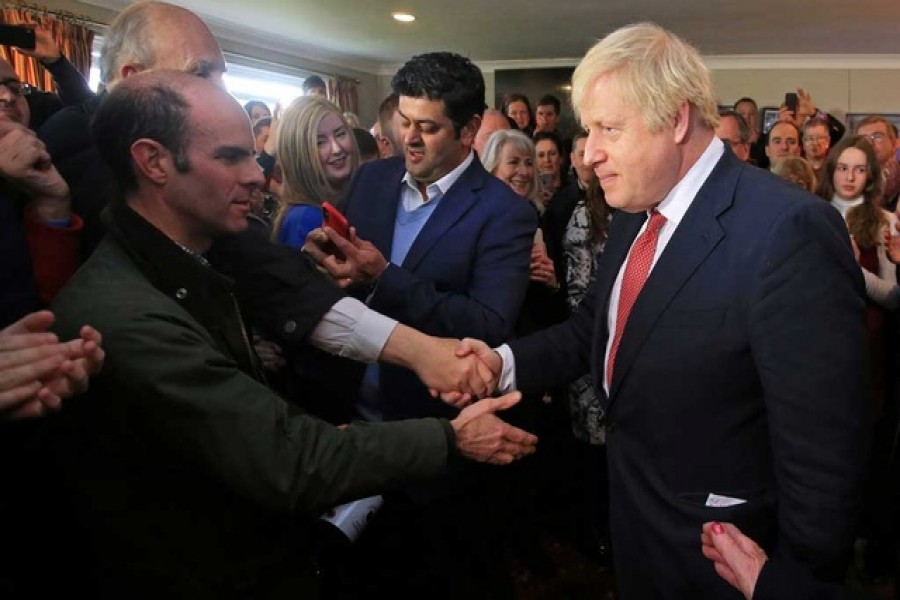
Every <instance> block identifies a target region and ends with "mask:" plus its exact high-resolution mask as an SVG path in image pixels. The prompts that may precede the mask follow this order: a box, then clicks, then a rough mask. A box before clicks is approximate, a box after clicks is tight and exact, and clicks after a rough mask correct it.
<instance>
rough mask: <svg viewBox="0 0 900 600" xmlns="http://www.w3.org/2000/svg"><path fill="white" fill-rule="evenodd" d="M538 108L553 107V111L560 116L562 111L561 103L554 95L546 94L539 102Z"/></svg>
mask: <svg viewBox="0 0 900 600" xmlns="http://www.w3.org/2000/svg"><path fill="white" fill-rule="evenodd" d="M537 105H538V106H553V110H555V111H556V114H559V111H560V106H561V105H560V103H559V98H557V97H556V96H554V95H553V94H544V95H543V96H541V99H540V100H538V103H537Z"/></svg>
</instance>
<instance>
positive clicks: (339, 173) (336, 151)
mask: <svg viewBox="0 0 900 600" xmlns="http://www.w3.org/2000/svg"><path fill="white" fill-rule="evenodd" d="M351 135H352V134H351V133H350V132H349V131H348V130H347V126H346V125H344V122H343V121H342V120H341V118H340V117H338V116H337V115H336V114H334V113H328V114H326V115H325V116H324V117H322V120H321V121H319V130H318V136H317V138H316V151H317V153H318V155H319V161H320V162H321V163H322V170H323V171H324V172H325V177H326V179H328V183H330V184H331V186H332V187H334V188H340V187H341V186H343V185H344V184H345V183H346V182H347V180H348V179H349V178H350V175H351V174H352V172H353V161H352V160H351V156H352V153H353V138H352V137H351Z"/></svg>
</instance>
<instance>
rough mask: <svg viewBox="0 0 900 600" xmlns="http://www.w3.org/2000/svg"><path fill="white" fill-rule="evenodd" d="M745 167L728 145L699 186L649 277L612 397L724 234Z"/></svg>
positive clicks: (633, 316)
mask: <svg viewBox="0 0 900 600" xmlns="http://www.w3.org/2000/svg"><path fill="white" fill-rule="evenodd" d="M740 167H741V163H739V162H738V161H737V159H735V158H734V157H732V156H731V154H730V153H729V152H727V151H726V153H725V154H724V155H723V157H722V158H721V159H720V160H719V162H718V163H717V164H716V166H715V168H714V169H713V171H712V173H710V176H709V177H708V178H707V180H706V182H705V183H704V184H703V186H702V187H701V188H700V191H699V192H698V193H697V196H696V197H695V198H694V201H693V202H692V203H691V206H690V208H689V209H688V211H687V212H686V213H685V215H684V218H683V219H682V220H681V223H680V224H679V226H678V229H677V230H675V233H674V235H673V236H672V238H671V239H670V240H669V243H668V245H666V248H665V250H664V251H663V253H662V255H661V256H660V257H659V260H658V261H657V263H656V266H655V267H654V268H653V271H652V272H651V273H650V276H649V277H648V278H647V282H646V283H645V284H644V288H643V290H641V293H640V295H639V296H638V298H637V300H636V301H635V303H634V307H633V308H632V309H631V315H630V316H629V317H628V324H627V325H626V326H625V332H624V334H623V335H622V341H621V343H620V345H619V350H618V352H617V354H616V366H615V373H614V374H613V380H612V382H611V384H610V394H609V401H610V403H611V402H612V401H614V400H615V398H616V394H617V392H618V391H619V388H620V387H621V386H622V381H623V379H624V378H625V377H627V376H628V371H629V369H630V367H631V365H632V363H633V362H634V359H635V357H636V356H637V355H638V353H639V352H640V349H641V347H642V346H643V344H644V342H645V341H646V340H647V337H648V336H649V335H650V333H651V332H652V331H653V328H654V326H655V325H656V322H657V321H658V320H659V317H660V316H661V315H662V313H663V312H664V311H665V310H666V308H667V307H668V305H669V303H670V302H671V301H672V299H673V298H674V297H675V296H676V295H677V294H678V292H679V290H681V288H682V287H683V286H684V284H685V283H686V282H687V281H688V279H690V277H691V275H692V274H693V273H694V272H695V271H696V270H697V268H698V267H699V266H700V265H701V264H702V263H703V261H704V260H706V258H707V256H709V254H710V253H711V252H712V251H713V249H714V248H715V247H716V246H717V245H718V244H719V242H720V241H721V240H722V238H723V237H725V231H724V230H723V229H722V226H721V224H720V223H719V215H720V214H722V212H723V211H725V210H726V209H727V208H728V207H729V206H730V205H731V202H732V200H733V198H734V189H735V185H736V183H737V175H738V173H739V170H740ZM604 316H605V313H604Z"/></svg>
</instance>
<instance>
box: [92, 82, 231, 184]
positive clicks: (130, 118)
mask: <svg viewBox="0 0 900 600" xmlns="http://www.w3.org/2000/svg"><path fill="white" fill-rule="evenodd" d="M216 95H224V96H228V94H227V93H226V92H224V91H223V90H221V89H219V88H218V87H216V86H215V85H214V84H212V83H211V82H209V81H206V80H204V79H201V78H199V77H195V76H193V75H190V74H188V73H184V72H181V71H170V70H154V71H147V72H144V73H139V74H136V75H135V76H133V77H128V78H127V79H125V80H123V81H122V82H121V83H120V84H119V85H117V86H116V87H115V88H114V89H113V90H112V91H111V92H110V94H109V96H108V97H107V98H106V99H105V100H104V101H103V103H102V104H101V105H100V108H99V109H98V111H97V114H96V116H95V117H94V123H93V126H92V127H93V136H94V141H95V142H96V144H97V148H98V150H99V151H100V155H101V156H102V157H103V159H104V160H105V161H106V163H107V164H108V165H109V166H110V168H111V169H112V172H113V175H114V176H115V178H116V181H117V182H118V183H119V185H120V186H121V189H122V191H123V192H124V193H125V194H126V195H128V194H129V193H131V192H134V191H136V190H137V188H138V180H137V176H136V173H135V171H134V167H133V164H132V157H131V148H132V146H133V145H134V143H135V142H136V141H138V140H140V139H151V140H155V141H156V142H158V143H159V144H160V145H162V146H163V147H164V148H165V149H166V150H168V151H169V152H170V153H171V155H172V157H173V162H174V164H175V168H176V169H178V170H180V171H187V169H188V168H189V164H188V159H187V146H188V141H189V138H190V135H191V133H192V124H191V118H190V116H191V108H192V106H194V105H195V104H197V101H198V99H199V98H203V101H204V102H206V101H208V100H209V99H211V98H214V97H215V96H216ZM228 98H229V99H231V97H230V96H228ZM232 101H233V100H232Z"/></svg>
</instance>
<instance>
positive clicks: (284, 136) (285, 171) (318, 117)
mask: <svg viewBox="0 0 900 600" xmlns="http://www.w3.org/2000/svg"><path fill="white" fill-rule="evenodd" d="M277 126H278V146H277V147H278V151H277V156H278V162H279V164H280V165H281V171H282V177H283V189H282V195H281V208H280V210H279V213H278V216H277V217H276V219H275V224H274V227H273V237H274V238H275V239H276V240H277V241H279V242H281V243H283V244H287V245H289V246H295V247H298V248H299V247H302V246H303V243H304V241H305V240H306V236H307V235H308V234H309V232H310V231H312V230H313V229H315V228H317V227H321V226H322V202H324V201H326V200H327V201H328V202H329V203H331V204H337V203H339V202H340V201H341V200H342V199H343V197H344V196H345V195H346V193H347V190H348V188H349V187H350V179H351V178H352V177H353V174H354V173H356V170H357V169H358V168H359V150H358V149H357V147H356V140H355V139H354V137H353V130H352V128H351V127H350V125H349V123H347V120H346V118H345V117H344V115H343V114H342V113H341V110H340V109H339V108H338V107H337V106H335V105H334V104H332V103H331V102H329V101H328V100H326V99H324V98H321V97H319V96H302V97H300V98H297V99H296V100H294V101H293V102H291V104H290V105H289V106H288V107H287V108H286V109H285V110H284V113H283V114H282V116H281V119H280V120H279V121H278V125H277Z"/></svg>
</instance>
